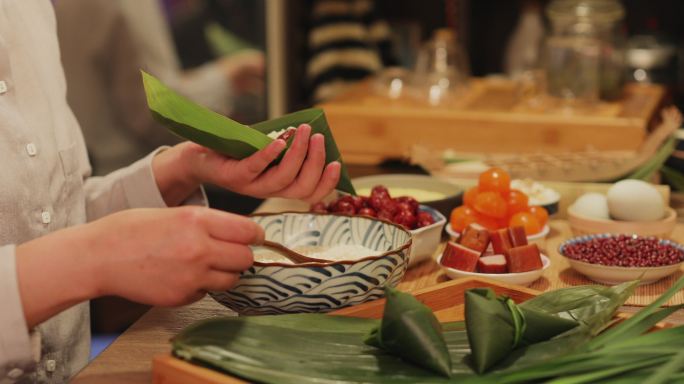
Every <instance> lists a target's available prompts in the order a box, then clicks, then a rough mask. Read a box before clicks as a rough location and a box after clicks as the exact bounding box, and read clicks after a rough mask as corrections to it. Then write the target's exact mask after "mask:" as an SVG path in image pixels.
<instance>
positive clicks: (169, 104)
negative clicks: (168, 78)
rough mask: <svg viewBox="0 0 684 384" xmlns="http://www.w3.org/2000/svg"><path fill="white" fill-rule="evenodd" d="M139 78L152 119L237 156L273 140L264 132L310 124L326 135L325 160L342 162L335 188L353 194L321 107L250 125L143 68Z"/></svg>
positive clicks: (251, 151)
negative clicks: (195, 99) (199, 101)
mask: <svg viewBox="0 0 684 384" xmlns="http://www.w3.org/2000/svg"><path fill="white" fill-rule="evenodd" d="M142 79H143V85H144V87H145V93H146V95H147V105H148V107H149V109H150V111H151V112H152V115H153V116H154V117H155V119H157V120H158V121H159V122H160V123H162V124H163V125H165V126H166V127H167V128H168V129H169V130H171V131H172V132H174V133H175V134H177V135H178V136H180V137H183V138H185V139H187V140H190V141H193V142H195V143H198V144H201V145H203V146H205V147H208V148H211V149H213V150H215V151H217V152H219V153H222V154H224V155H227V156H230V157H233V158H236V159H244V158H245V157H247V156H249V155H251V154H253V153H254V152H256V151H258V150H260V149H263V148H265V147H266V146H267V145H268V144H269V143H271V142H272V141H273V139H271V138H269V137H268V136H267V134H268V133H270V132H273V131H279V130H282V129H285V128H288V127H290V126H295V127H297V126H299V125H300V124H304V123H306V124H309V125H311V129H312V133H320V134H322V135H323V136H324V138H325V151H326V153H325V162H326V164H328V163H331V162H333V161H339V162H340V163H341V165H342V171H341V176H340V181H339V183H338V184H337V188H338V189H339V190H341V191H344V192H348V193H351V194H356V191H355V190H354V187H353V186H352V184H351V180H350V178H349V174H348V172H347V169H346V167H345V165H344V162H343V161H342V156H341V155H340V152H339V149H338V148H337V144H336V143H335V139H334V138H333V135H332V131H331V130H330V128H329V126H328V122H327V120H326V119H325V114H324V113H323V111H322V110H320V109H306V110H303V111H298V112H295V113H291V114H288V115H285V116H281V117H279V118H276V119H273V120H269V121H264V122H261V123H257V124H254V125H252V126H251V127H250V126H247V125H244V124H240V123H238V122H237V121H234V120H232V119H230V118H228V117H226V116H223V115H220V114H218V113H216V112H213V111H211V110H209V109H207V108H205V107H203V106H201V105H198V104H196V103H194V102H193V101H191V100H189V99H188V98H186V97H184V96H182V95H180V94H178V93H177V92H175V91H173V90H172V89H171V88H169V87H167V86H166V85H164V84H163V83H162V82H161V81H159V80H158V79H157V78H155V77H154V76H152V75H150V74H148V73H146V72H144V71H142Z"/></svg>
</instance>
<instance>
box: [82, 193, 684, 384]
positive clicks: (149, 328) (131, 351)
mask: <svg viewBox="0 0 684 384" xmlns="http://www.w3.org/2000/svg"><path fill="white" fill-rule="evenodd" d="M267 209H271V208H268V207H267ZM565 225H567V224H566V223H565V222H564V221H562V220H557V221H555V222H553V223H552V226H554V227H559V226H560V227H562V226H565ZM674 235H675V237H677V238H678V240H680V241H681V240H684V224H677V228H676V230H675V232H674ZM564 236H566V235H565V234H563V231H553V232H552V233H551V234H550V237H549V238H548V241H550V242H553V241H558V240H559V239H558V238H554V237H564ZM679 237H681V238H679ZM443 281H447V277H446V275H445V274H444V273H443V272H442V271H441V270H440V268H439V266H438V264H437V263H436V262H435V261H434V260H433V259H430V260H426V261H425V262H423V263H421V264H418V265H416V266H415V267H414V268H411V269H409V270H408V271H407V273H406V275H405V277H404V280H403V281H402V283H401V284H400V285H399V288H400V289H401V290H414V289H418V288H423V287H428V286H431V285H434V284H437V283H440V282H443ZM640 308H641V307H629V306H625V307H622V309H621V310H622V311H624V312H635V311H637V310H639V309H640ZM231 315H234V313H233V312H231V311H230V310H228V309H227V308H225V307H223V306H222V305H220V304H218V303H216V302H215V301H214V300H213V299H211V298H209V297H205V298H204V299H202V300H201V301H199V302H196V303H194V304H191V305H188V306H184V307H180V308H153V309H151V310H150V311H149V312H148V313H147V314H145V315H144V316H143V317H142V318H141V319H140V320H138V321H137V322H136V323H135V324H134V325H133V326H131V327H130V328H129V329H128V330H127V331H126V332H124V333H123V334H122V335H121V336H120V337H119V338H118V339H116V340H115V341H114V343H112V345H110V346H109V347H108V348H107V349H106V350H105V351H104V352H102V354H101V355H100V356H98V357H97V358H96V359H95V360H93V361H92V362H91V363H90V365H88V366H87V367H86V368H85V369H84V370H83V371H82V372H81V373H80V374H79V375H78V376H77V377H76V378H75V379H74V381H73V382H74V383H80V384H82V383H97V384H101V383H131V384H132V383H150V382H151V381H152V373H151V369H152V368H151V366H152V365H151V364H152V358H153V357H154V356H156V355H161V354H167V353H169V352H170V344H169V342H168V341H169V339H170V338H171V337H173V336H174V335H176V334H177V333H178V332H179V331H180V330H181V329H182V328H184V327H185V326H187V325H190V324H191V323H193V322H195V321H198V320H202V319H206V318H210V317H216V316H231ZM668 321H670V322H671V323H675V324H684V310H680V311H678V312H677V313H676V314H674V315H673V316H671V317H670V318H668Z"/></svg>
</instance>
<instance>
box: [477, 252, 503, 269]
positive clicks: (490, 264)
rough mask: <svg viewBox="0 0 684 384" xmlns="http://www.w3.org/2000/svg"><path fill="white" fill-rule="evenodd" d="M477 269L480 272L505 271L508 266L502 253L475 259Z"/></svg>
mask: <svg viewBox="0 0 684 384" xmlns="http://www.w3.org/2000/svg"><path fill="white" fill-rule="evenodd" d="M477 271H478V272H480V273H506V272H507V271H508V267H507V264H506V257H505V256H504V255H491V256H482V257H480V260H478V261H477Z"/></svg>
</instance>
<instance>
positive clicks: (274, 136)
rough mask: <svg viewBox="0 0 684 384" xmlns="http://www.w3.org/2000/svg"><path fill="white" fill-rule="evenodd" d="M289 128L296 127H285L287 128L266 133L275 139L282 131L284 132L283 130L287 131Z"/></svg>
mask: <svg viewBox="0 0 684 384" xmlns="http://www.w3.org/2000/svg"><path fill="white" fill-rule="evenodd" d="M289 129H296V128H295V127H287V128H283V129H280V130H278V131H271V132H269V133H268V135H267V136H268V137H270V138H271V139H273V140H276V139H277V138H278V137H280V135H282V134H283V133H285V131H287V130H289Z"/></svg>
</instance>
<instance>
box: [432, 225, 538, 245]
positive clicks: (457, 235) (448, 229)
mask: <svg viewBox="0 0 684 384" xmlns="http://www.w3.org/2000/svg"><path fill="white" fill-rule="evenodd" d="M444 230H445V231H446V233H448V234H449V239H450V240H452V241H456V240H458V239H459V238H460V237H461V234H460V233H458V232H456V231H454V230H453V229H452V228H451V225H448V224H447V225H446V226H445V227H444ZM550 231H551V228H550V227H549V225H548V224H547V225H545V226H544V228H542V230H541V232H539V233H536V234H534V235H532V236H527V243H528V244H537V246H538V247H539V249H544V248H545V247H546V236H548V234H549V232H550ZM490 247H491V245H490Z"/></svg>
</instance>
